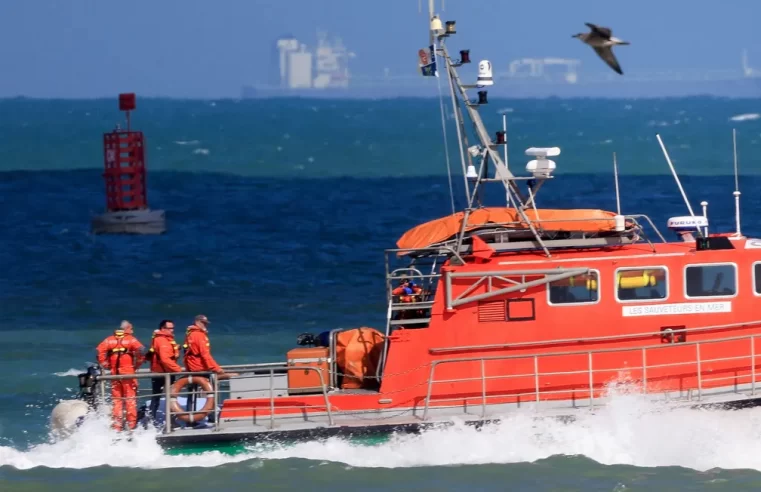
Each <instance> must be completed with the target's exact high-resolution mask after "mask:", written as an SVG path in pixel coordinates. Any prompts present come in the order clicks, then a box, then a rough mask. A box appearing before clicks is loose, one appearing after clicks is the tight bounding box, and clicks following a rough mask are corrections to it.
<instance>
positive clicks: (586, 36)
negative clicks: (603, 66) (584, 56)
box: [571, 22, 629, 75]
mask: <svg viewBox="0 0 761 492" xmlns="http://www.w3.org/2000/svg"><path fill="white" fill-rule="evenodd" d="M584 24H586V25H587V27H589V28H590V29H591V31H590V32H584V33H580V34H574V35H573V36H571V37H573V38H579V39H580V40H581V41H582V42H584V43H586V44H588V45H589V46H591V47H592V49H594V50H595V52H596V53H597V54H598V55H599V56H600V58H602V59H603V60H604V61H605V63H607V64H608V65H609V66H610V68H612V69H613V70H615V71H616V72H618V73H619V74H621V75H623V74H624V72H623V71H622V70H621V65H619V64H618V60H616V56H615V55H614V54H613V50H612V49H611V48H612V47H613V46H617V45H627V44H629V42H628V41H621V40H620V39H618V38H614V37H613V36H611V34H613V31H611V30H610V29H609V28H607V27H600V26H596V25H594V24H591V23H589V22H585V23H584Z"/></svg>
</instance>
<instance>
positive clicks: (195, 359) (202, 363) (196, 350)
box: [184, 314, 226, 376]
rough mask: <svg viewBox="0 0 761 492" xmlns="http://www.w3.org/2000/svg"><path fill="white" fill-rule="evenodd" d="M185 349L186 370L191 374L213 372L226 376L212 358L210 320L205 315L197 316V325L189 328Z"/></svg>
mask: <svg viewBox="0 0 761 492" xmlns="http://www.w3.org/2000/svg"><path fill="white" fill-rule="evenodd" d="M184 348H185V369H187V370H188V371H189V372H204V371H211V372H214V373H216V374H218V375H219V376H225V375H226V374H225V371H223V370H222V368H221V367H219V364H217V361H215V360H214V357H212V356H211V344H210V343H209V318H207V317H206V316H204V315H203V314H199V315H198V316H196V318H195V323H194V324H192V325H190V326H188V331H187V335H186V338H185V345H184Z"/></svg>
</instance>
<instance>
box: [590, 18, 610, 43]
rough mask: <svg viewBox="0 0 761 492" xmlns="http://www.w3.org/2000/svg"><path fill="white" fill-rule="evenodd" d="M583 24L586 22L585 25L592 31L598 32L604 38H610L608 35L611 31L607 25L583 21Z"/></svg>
mask: <svg viewBox="0 0 761 492" xmlns="http://www.w3.org/2000/svg"><path fill="white" fill-rule="evenodd" d="M584 24H586V25H587V27H588V28H590V29H591V30H592V32H594V33H596V34H599V35H600V36H602V37H604V38H605V39H610V36H611V35H612V34H613V31H611V30H610V29H608V28H607V27H600V26H597V25H595V24H592V23H591V22H585V23H584Z"/></svg>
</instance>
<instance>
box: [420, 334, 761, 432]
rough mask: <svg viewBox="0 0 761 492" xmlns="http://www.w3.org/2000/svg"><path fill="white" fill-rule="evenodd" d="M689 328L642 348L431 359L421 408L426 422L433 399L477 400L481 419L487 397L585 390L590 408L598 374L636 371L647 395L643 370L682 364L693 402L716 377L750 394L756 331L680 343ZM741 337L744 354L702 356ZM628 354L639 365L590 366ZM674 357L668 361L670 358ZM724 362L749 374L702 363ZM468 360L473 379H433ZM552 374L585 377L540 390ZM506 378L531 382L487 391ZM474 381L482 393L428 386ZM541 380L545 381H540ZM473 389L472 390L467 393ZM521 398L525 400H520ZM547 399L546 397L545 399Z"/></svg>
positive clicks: (600, 389)
mask: <svg viewBox="0 0 761 492" xmlns="http://www.w3.org/2000/svg"><path fill="white" fill-rule="evenodd" d="M687 331H688V330H686V329H674V330H672V331H670V332H667V333H661V336H662V337H666V338H665V339H662V341H663V340H665V343H660V344H657V345H646V346H630V347H613V348H602V349H596V350H574V351H565V352H548V353H544V354H516V355H501V356H482V357H478V356H474V357H463V358H452V359H442V360H436V361H433V362H431V367H430V372H429V377H428V385H427V390H426V397H425V406H424V408H423V415H422V418H423V420H426V419H427V418H428V414H429V410H430V408H431V406H432V403H446V402H458V404H459V405H462V402H469V401H473V400H475V401H480V403H481V417H482V418H483V417H485V415H486V408H487V404H488V403H487V402H488V400H489V399H500V398H501V399H505V398H511V399H515V400H516V401H531V400H534V401H535V402H536V403H539V402H540V400H542V399H543V397H552V396H558V395H563V394H566V395H568V398H569V399H570V398H573V399H574V400H578V399H579V398H578V396H577V394H578V393H584V394H588V395H589V396H588V400H589V406H590V407H593V406H594V405H595V393H596V392H597V394H598V395H600V394H602V393H603V386H604V385H603V383H602V382H601V380H600V378H599V377H598V378H595V376H596V375H598V376H599V375H601V374H605V373H608V374H611V377H610V379H609V380H610V381H611V382H612V381H614V380H615V379H616V378H617V377H618V376H619V375H621V374H622V373H623V374H629V375H631V374H632V373H635V374H636V373H638V374H639V375H640V377H639V378H629V379H628V381H630V382H634V383H635V384H636V385H637V386H638V387H639V389H640V391H641V392H643V393H647V392H648V386H649V384H651V383H653V381H652V379H654V378H652V377H651V380H648V374H652V373H653V372H654V371H657V370H658V369H664V368H675V367H680V366H681V367H682V368H685V369H686V370H687V371H688V372H689V373H694V375H695V376H694V377H696V378H697V382H696V384H695V388H694V389H695V390H696V393H697V400H698V401H700V400H701V399H702V396H703V391H704V390H705V389H706V387H707V385H710V383H717V382H721V381H728V382H731V383H728V384H727V386H737V385H738V384H739V383H738V380H739V379H748V382H747V383H746V384H749V385H750V394H751V395H755V391H756V349H755V344H756V339H757V338H758V337H759V335H755V334H754V335H742V336H734V337H726V338H719V339H712V340H699V341H692V342H687V341H684V339H683V338H680V337H681V336H682V335H683V334H684V333H686V332H687ZM744 340H747V341H748V342H749V343H748V344H747V347H748V350H747V352H746V353H741V355H731V356H724V357H706V356H705V355H704V354H705V352H706V351H708V350H706V349H707V347H709V346H711V345H715V344H722V343H731V342H735V343H738V342H742V341H744ZM690 346H691V347H694V352H693V356H692V357H691V358H690V359H689V360H679V361H671V362H662V363H649V362H648V360H649V359H648V354H653V353H654V352H656V351H660V350H669V349H671V350H673V349H674V347H679V348H684V347H690ZM631 352H639V355H638V356H637V357H638V359H639V360H640V363H639V365H629V364H626V365H624V366H622V367H607V365H606V367H596V366H595V363H594V361H595V358H596V357H599V356H601V355H603V354H621V355H623V354H625V353H631ZM573 356H576V357H579V356H583V357H586V367H584V368H582V369H575V370H567V371H542V370H541V365H542V361H544V360H548V359H552V358H555V359H557V358H558V357H573ZM672 360H673V359H672ZM494 361H502V362H514V363H516V364H513V365H517V364H519V363H520V362H529V363H530V364H531V366H532V367H533V370H532V371H530V372H521V373H510V374H496V375H494V374H493V375H487V370H486V365H487V363H489V362H494ZM729 361H747V362H746V363H744V364H743V366H742V367H743V368H744V370H745V371H747V372H749V373H750V374H749V375H745V376H741V375H738V374H737V373H736V371H729V372H732V374H729V375H726V376H717V375H715V374H714V370H713V369H712V368H710V367H709V368H708V369H706V366H707V365H708V366H710V364H712V363H719V362H729ZM473 363H478V364H479V365H480V375H479V376H477V377H467V378H446V379H436V370H437V368H439V367H440V366H452V365H457V364H460V365H462V364H470V365H471V366H472V364H473ZM552 376H584V378H580V379H579V380H583V381H584V383H581V384H570V385H567V386H571V387H567V388H560V389H543V388H542V379H543V378H545V379H546V378H548V377H552ZM669 377H676V376H662V377H660V378H658V379H663V378H666V379H668V378H669ZM509 379H513V380H516V379H522V380H524V381H529V380H530V381H532V386H533V389H532V390H530V391H515V392H505V391H501V392H494V391H492V392H490V391H489V387H488V383H489V382H491V381H495V380H509ZM475 381H480V383H481V385H480V388H481V394H480V395H477V396H453V394H452V393H453V391H451V390H450V391H448V394H447V395H446V396H442V397H438V396H435V395H434V394H433V388H434V385H439V384H452V385H453V384H458V383H471V384H472V383H473V382H475ZM545 382H546V381H545ZM471 393H472V392H471ZM688 394H689V399H690V400H692V391H691V390H690V391H688ZM524 398H525V400H524ZM544 399H547V398H544Z"/></svg>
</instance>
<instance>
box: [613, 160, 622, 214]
mask: <svg viewBox="0 0 761 492" xmlns="http://www.w3.org/2000/svg"><path fill="white" fill-rule="evenodd" d="M613 179H614V180H615V182H616V213H617V214H618V215H621V195H620V194H619V192H618V162H617V161H616V153H615V152H613Z"/></svg>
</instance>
